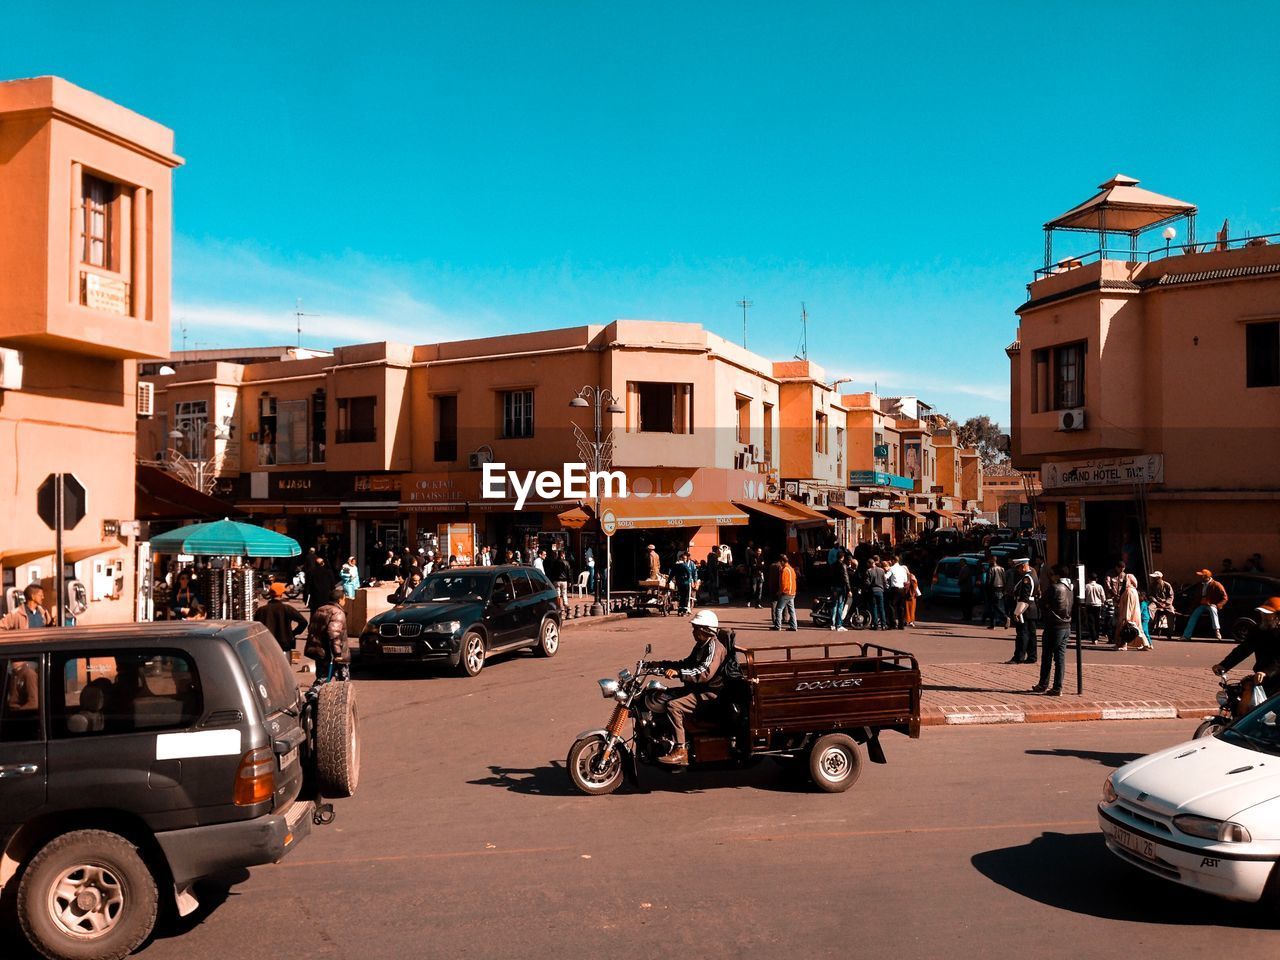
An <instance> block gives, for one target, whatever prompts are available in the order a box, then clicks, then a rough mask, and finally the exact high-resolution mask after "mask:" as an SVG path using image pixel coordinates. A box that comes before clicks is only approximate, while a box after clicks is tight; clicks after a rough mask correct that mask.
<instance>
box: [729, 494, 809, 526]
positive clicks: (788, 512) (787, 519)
mask: <svg viewBox="0 0 1280 960" xmlns="http://www.w3.org/2000/svg"><path fill="white" fill-rule="evenodd" d="M733 502H734V504H735V505H736V506H739V507H745V508H746V509H747V510H751V511H754V512H755V513H759V514H763V515H764V516H766V517H772V518H773V519H775V520H781V521H782V522H783V523H793V524H795V525H796V526H797V527H825V526H826V525H827V524H829V523H830V522H831V520H830V518H829V517H826V516H823V515H822V514H821V513H819V512H818V511H817V510H812V509H810V508H809V507H806V506H805V505H804V504H803V503H796V502H795V501H794V500H777V501H767V500H735V501H733Z"/></svg>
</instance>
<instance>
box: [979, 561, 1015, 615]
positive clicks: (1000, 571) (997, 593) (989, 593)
mask: <svg viewBox="0 0 1280 960" xmlns="http://www.w3.org/2000/svg"><path fill="white" fill-rule="evenodd" d="M1006 579H1008V576H1007V574H1006V573H1005V569H1004V567H1003V566H1001V565H1000V558H999V557H997V556H995V555H994V554H993V555H992V556H991V566H990V568H989V569H988V570H987V582H986V586H985V589H984V590H983V598H984V601H985V605H984V609H983V611H982V615H983V619H984V620H985V621H986V622H987V629H988V630H994V629H995V628H996V620H997V619H999V621H1000V626H1001V627H1002V628H1003V627H1006V626H1008V624H1009V618H1008V617H1006V616H1005V610H1004V585H1005V580H1006Z"/></svg>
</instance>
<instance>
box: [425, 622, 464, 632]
mask: <svg viewBox="0 0 1280 960" xmlns="http://www.w3.org/2000/svg"><path fill="white" fill-rule="evenodd" d="M461 628H462V624H461V622H459V621H457V620H442V621H441V622H440V623H428V624H427V625H426V626H425V627H423V629H424V630H426V631H427V633H450V634H452V633H457V632H458V631H459V630H460V629H461Z"/></svg>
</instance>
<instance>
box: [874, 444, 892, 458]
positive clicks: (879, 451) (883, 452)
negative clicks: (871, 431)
mask: <svg viewBox="0 0 1280 960" xmlns="http://www.w3.org/2000/svg"><path fill="white" fill-rule="evenodd" d="M873 453H874V455H875V458H876V459H877V460H883V459H885V458H886V457H887V456H889V445H888V444H887V443H877V444H876V445H875V447H874V449H873Z"/></svg>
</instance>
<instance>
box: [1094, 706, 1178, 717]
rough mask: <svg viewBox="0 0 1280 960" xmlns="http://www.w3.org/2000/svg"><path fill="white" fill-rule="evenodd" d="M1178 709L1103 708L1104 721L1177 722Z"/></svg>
mask: <svg viewBox="0 0 1280 960" xmlns="http://www.w3.org/2000/svg"><path fill="white" fill-rule="evenodd" d="M1177 718H1178V708H1177V707H1103V708H1102V719H1103V720H1176V719H1177Z"/></svg>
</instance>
